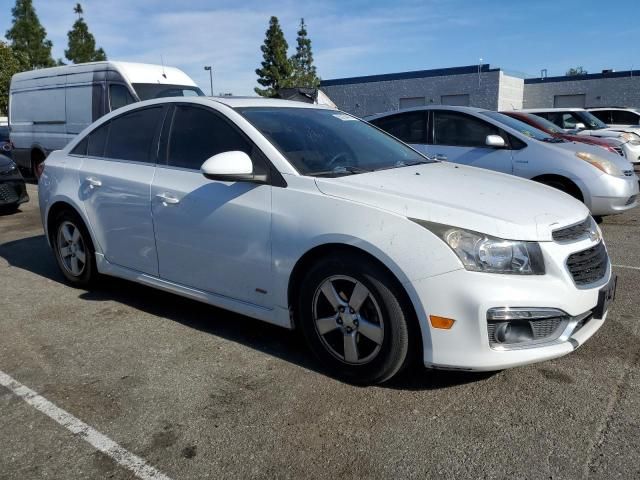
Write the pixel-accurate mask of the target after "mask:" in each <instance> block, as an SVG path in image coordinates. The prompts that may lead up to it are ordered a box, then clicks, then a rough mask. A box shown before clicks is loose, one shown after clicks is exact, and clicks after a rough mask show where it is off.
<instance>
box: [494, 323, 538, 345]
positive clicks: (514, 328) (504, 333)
mask: <svg viewBox="0 0 640 480" xmlns="http://www.w3.org/2000/svg"><path fill="white" fill-rule="evenodd" d="M494 335H495V339H496V341H497V342H498V343H522V342H530V341H531V340H533V338H534V335H533V329H532V328H531V325H530V324H529V322H523V321H513V322H501V323H499V324H498V326H497V327H496V331H495V334H494Z"/></svg>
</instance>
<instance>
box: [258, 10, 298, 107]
mask: <svg viewBox="0 0 640 480" xmlns="http://www.w3.org/2000/svg"><path fill="white" fill-rule="evenodd" d="M288 48H289V45H288V44H287V41H286V40H285V38H284V34H283V33H282V29H281V28H280V23H279V22H278V18H277V17H271V20H269V28H268V29H267V32H266V34H265V39H264V44H263V45H262V46H261V47H260V49H261V50H262V58H263V60H262V63H261V64H262V68H258V69H257V70H256V74H257V75H258V83H259V84H260V85H262V86H263V87H265V88H260V87H256V88H255V89H254V90H255V92H256V93H257V94H258V95H262V96H263V97H273V96H275V95H276V94H277V92H278V90H279V89H281V88H283V87H288V86H290V85H291V74H292V72H293V68H292V65H291V61H290V60H289V58H288V57H287V50H288Z"/></svg>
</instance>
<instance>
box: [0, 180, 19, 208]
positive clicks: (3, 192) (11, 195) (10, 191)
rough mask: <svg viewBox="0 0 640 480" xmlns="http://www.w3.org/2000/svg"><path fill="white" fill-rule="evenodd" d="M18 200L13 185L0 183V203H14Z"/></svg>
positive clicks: (17, 194)
mask: <svg viewBox="0 0 640 480" xmlns="http://www.w3.org/2000/svg"><path fill="white" fill-rule="evenodd" d="M18 200H20V194H19V193H18V192H17V189H16V188H15V187H14V186H13V185H11V184H8V183H0V204H3V203H16V202H17V201H18Z"/></svg>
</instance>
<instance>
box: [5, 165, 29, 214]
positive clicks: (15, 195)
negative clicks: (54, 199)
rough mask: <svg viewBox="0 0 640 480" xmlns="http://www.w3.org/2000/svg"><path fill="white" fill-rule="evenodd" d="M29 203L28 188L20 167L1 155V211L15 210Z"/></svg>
mask: <svg viewBox="0 0 640 480" xmlns="http://www.w3.org/2000/svg"><path fill="white" fill-rule="evenodd" d="M28 201H29V195H28V194H27V186H26V185H25V183H24V178H22V174H21V173H20V170H18V166H17V165H16V164H15V163H14V162H13V160H11V159H10V158H9V157H7V156H6V155H0V209H3V210H7V209H8V210H13V209H16V208H18V205H20V204H21V203H24V202H28Z"/></svg>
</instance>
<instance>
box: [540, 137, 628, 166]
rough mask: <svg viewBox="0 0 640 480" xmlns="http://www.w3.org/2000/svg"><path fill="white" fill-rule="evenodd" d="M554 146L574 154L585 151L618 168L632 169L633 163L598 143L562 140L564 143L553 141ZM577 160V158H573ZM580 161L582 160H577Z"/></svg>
mask: <svg viewBox="0 0 640 480" xmlns="http://www.w3.org/2000/svg"><path fill="white" fill-rule="evenodd" d="M553 146H554V147H557V148H560V149H562V150H565V151H566V150H568V151H570V152H573V153H574V155H575V154H576V153H578V152H586V153H590V154H592V155H596V156H598V157H601V158H606V159H607V160H609V161H610V162H611V163H613V164H615V165H616V166H617V167H618V168H619V169H620V170H622V171H625V170H633V165H631V163H629V161H628V160H627V159H626V158H625V157H622V156H620V155H618V154H617V153H613V152H611V151H609V150H606V149H604V148H602V147H600V146H598V145H593V144H588V143H582V142H564V143H555V144H553ZM574 159H575V160H578V159H577V158H574ZM579 161H582V160H579Z"/></svg>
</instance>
